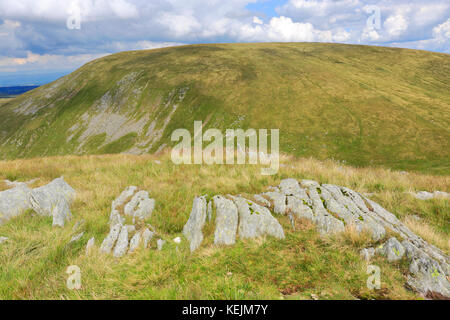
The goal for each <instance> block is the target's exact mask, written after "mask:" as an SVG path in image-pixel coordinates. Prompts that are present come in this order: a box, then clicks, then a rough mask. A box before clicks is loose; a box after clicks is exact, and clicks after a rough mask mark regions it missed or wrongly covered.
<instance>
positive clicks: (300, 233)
mask: <svg viewBox="0 0 450 320" xmlns="http://www.w3.org/2000/svg"><path fill="white" fill-rule="evenodd" d="M155 160H159V161H161V162H160V164H158V163H156V162H155ZM281 163H282V166H281V168H280V172H279V174H278V175H274V176H262V175H260V167H259V166H255V165H254V166H251V165H223V166H218V165H212V166H206V165H205V166H196V165H191V166H189V165H174V164H173V163H172V162H171V160H170V157H169V155H167V154H163V155H161V156H159V157H155V156H131V155H103V156H81V157H78V156H65V157H50V158H39V159H28V160H14V161H0V181H2V180H3V179H6V178H7V177H9V178H14V179H18V180H19V181H26V180H29V179H33V178H40V180H39V181H38V182H36V183H35V184H34V186H39V185H43V184H45V183H48V182H49V181H51V180H52V179H54V178H56V177H58V176H61V175H63V176H64V178H65V180H66V181H67V182H68V183H69V184H70V185H72V186H73V187H74V188H75V189H76V191H77V199H76V201H75V202H74V204H73V205H72V206H71V211H72V213H73V216H74V219H73V220H72V221H70V222H69V223H68V224H67V225H66V226H65V227H64V228H52V226H51V218H42V217H38V216H34V215H32V213H31V212H29V213H27V214H24V215H22V216H20V217H17V218H15V219H13V220H11V221H9V222H8V223H6V224H4V225H2V226H0V236H6V237H8V238H10V240H9V241H8V242H6V243H4V244H2V245H0V299H80V298H82V299H311V294H314V295H317V296H318V297H319V298H320V299H355V298H360V299H416V298H420V297H419V296H418V295H416V294H415V293H414V292H411V291H409V290H407V289H406V288H405V286H404V284H405V281H406V274H407V264H406V262H405V261H400V262H399V263H394V264H391V263H388V262H387V261H386V259H384V258H382V257H377V258H376V259H375V260H374V261H373V264H375V265H377V266H379V267H380V268H381V270H382V275H381V277H382V278H381V281H382V288H381V289H380V290H375V291H372V290H369V289H367V287H366V280H367V275H366V264H365V262H363V260H362V259H361V258H360V257H359V253H358V252H359V250H360V249H361V248H364V247H367V246H369V245H375V244H374V243H372V242H371V240H370V238H369V237H367V236H366V235H364V234H363V235H360V236H358V235H355V234H354V233H352V232H351V230H350V231H349V232H347V233H345V234H343V235H342V236H338V237H331V238H328V237H321V236H320V235H319V234H318V233H317V232H316V230H315V228H314V226H313V225H312V224H311V223H310V222H308V221H306V220H297V221H296V222H295V225H296V230H295V231H294V230H293V229H292V226H291V224H290V222H289V220H288V218H287V217H281V216H276V217H277V219H279V221H280V222H281V224H282V225H283V229H284V230H285V233H286V239H284V240H276V239H273V238H270V237H267V238H265V239H257V240H249V241H242V240H238V241H237V243H236V245H235V246H231V247H216V246H214V245H213V236H212V235H213V232H214V225H213V223H208V224H207V225H206V226H205V228H204V233H205V240H204V242H203V243H202V245H201V247H200V249H199V250H198V251H196V252H195V253H193V254H191V253H190V252H189V248H188V243H187V241H186V240H185V239H184V237H183V236H182V235H181V231H182V228H183V226H184V224H185V223H186V221H187V219H188V217H189V213H190V210H191V206H192V200H193V198H194V197H195V196H200V195H204V194H207V195H209V196H212V195H215V194H243V195H248V196H251V195H252V194H255V193H260V192H263V191H266V190H267V187H268V186H270V185H277V184H278V183H279V182H280V180H281V179H283V178H287V177H293V178H297V179H314V180H316V181H319V182H321V183H333V184H338V185H343V186H347V187H349V188H352V189H354V190H357V191H359V192H375V195H374V196H373V199H375V200H376V201H377V202H378V203H380V204H381V205H382V206H384V207H385V208H387V209H388V210H390V211H391V212H393V213H395V214H396V215H397V216H398V217H399V218H400V219H401V220H403V221H405V223H407V225H408V226H410V227H411V228H413V230H414V231H415V232H416V233H417V234H418V235H420V236H421V237H423V238H424V239H425V240H427V241H429V242H430V243H432V244H434V245H436V246H438V247H440V248H441V249H442V250H443V251H444V252H446V253H447V254H448V253H449V250H450V240H449V232H450V229H449V221H450V219H449V212H450V210H449V204H448V200H438V199H434V200H429V201H423V202H419V201H418V200H416V199H414V198H413V197H412V196H411V195H410V194H408V193H406V192H408V191H418V190H443V191H450V190H448V187H449V185H450V182H449V178H448V177H439V176H432V175H421V174H414V173H410V174H401V173H399V172H394V171H391V170H385V169H355V168H352V167H349V166H343V165H341V164H339V163H337V162H334V161H330V160H328V161H317V160H312V159H306V158H300V159H296V158H293V157H284V156H283V157H282V159H281ZM129 185H136V186H138V187H139V188H141V189H143V190H147V191H149V193H150V195H151V197H153V198H155V199H156V208H155V211H154V213H153V215H152V217H151V218H150V219H149V220H148V221H147V222H148V223H150V224H151V225H153V226H154V227H155V228H156V231H157V235H156V237H155V239H153V241H152V244H151V245H152V248H151V249H150V250H139V251H137V252H136V253H135V254H133V255H127V256H125V257H123V258H121V259H115V258H113V257H111V256H105V255H102V254H100V253H99V252H98V251H97V249H98V248H99V246H100V243H101V241H103V239H104V238H105V236H106V235H107V233H108V230H109V227H108V218H109V214H110V210H111V202H112V201H113V200H114V199H115V198H116V197H117V196H118V195H119V194H120V192H121V191H123V189H124V188H125V187H127V186H129ZM5 188H6V186H2V185H0V190H2V189H5ZM413 215H419V216H420V218H421V220H420V221H416V220H415V219H412V216H413ZM81 219H84V220H85V224H84V226H83V227H81V228H80V229H79V230H73V227H74V225H75V224H76V223H77V222H78V221H80V220H81ZM80 231H84V232H85V235H84V236H83V237H82V238H81V240H80V241H79V242H77V243H73V244H70V245H69V244H68V242H69V240H70V239H71V237H72V236H73V235H75V234H77V233H79V232H80ZM177 236H181V237H182V239H183V241H182V243H181V244H180V245H179V247H178V249H177V248H176V245H175V243H174V242H172V239H174V238H175V237H177ZM91 237H95V239H96V246H95V250H94V252H93V253H92V254H90V255H86V254H85V250H84V248H85V245H86V243H87V241H88V239H89V238H91ZM157 238H163V239H165V240H167V245H166V247H165V248H164V249H163V251H161V252H160V251H157V250H156V243H155V242H156V239H157ZM70 265H77V266H79V267H80V268H81V272H82V289H81V290H78V291H71V290H69V289H67V288H66V280H67V277H68V275H67V274H66V273H65V271H66V269H67V267H68V266H70Z"/></svg>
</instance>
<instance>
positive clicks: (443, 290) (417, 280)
mask: <svg viewBox="0 0 450 320" xmlns="http://www.w3.org/2000/svg"><path fill="white" fill-rule="evenodd" d="M409 272H410V275H408V278H407V282H408V284H409V285H410V286H411V287H412V288H413V289H415V290H416V291H418V292H420V293H422V294H423V295H427V294H428V293H439V294H441V295H443V296H445V297H447V298H449V297H450V283H449V281H448V278H447V277H446V275H445V273H444V271H443V270H442V268H441V266H440V265H439V263H437V262H436V261H435V260H433V259H430V258H429V257H416V258H413V259H412V262H411V264H410V266H409Z"/></svg>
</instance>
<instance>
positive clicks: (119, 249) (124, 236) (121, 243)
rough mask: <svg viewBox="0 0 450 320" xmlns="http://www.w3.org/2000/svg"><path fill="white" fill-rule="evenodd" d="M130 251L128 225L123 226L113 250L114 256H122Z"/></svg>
mask: <svg viewBox="0 0 450 320" xmlns="http://www.w3.org/2000/svg"><path fill="white" fill-rule="evenodd" d="M127 251H128V227H127V226H122V228H121V229H120V233H119V236H118V237H117V243H116V246H115V247H114V250H113V256H114V257H116V258H120V257H122V256H123V255H125V254H126V253H127Z"/></svg>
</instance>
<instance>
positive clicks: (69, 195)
mask: <svg viewBox="0 0 450 320" xmlns="http://www.w3.org/2000/svg"><path fill="white" fill-rule="evenodd" d="M75 196H76V192H75V190H74V189H73V188H72V187H71V186H69V185H68V184H67V182H65V181H64V178H63V177H61V178H57V179H55V180H53V181H52V182H50V183H49V184H46V185H45V186H42V187H39V188H35V189H33V190H32V191H31V193H30V194H29V199H30V203H31V207H32V208H33V210H34V211H35V212H36V213H37V214H39V215H41V216H51V215H52V209H53V207H54V206H56V205H57V202H58V201H59V200H60V197H63V198H64V199H65V200H66V202H67V203H68V204H69V205H70V204H71V203H72V202H73V201H74V200H75Z"/></svg>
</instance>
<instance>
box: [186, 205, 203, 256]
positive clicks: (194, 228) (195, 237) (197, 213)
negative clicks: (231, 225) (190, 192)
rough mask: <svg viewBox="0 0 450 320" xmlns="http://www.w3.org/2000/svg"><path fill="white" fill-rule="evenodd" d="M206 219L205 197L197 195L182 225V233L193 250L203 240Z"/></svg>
mask: <svg viewBox="0 0 450 320" xmlns="http://www.w3.org/2000/svg"><path fill="white" fill-rule="evenodd" d="M205 221H206V199H205V197H197V198H195V199H194V202H193V204H192V211H191V214H190V216H189V220H188V221H187V222H186V224H185V225H184V227H183V235H184V236H185V237H186V238H187V239H188V240H189V242H190V249H191V251H194V250H195V249H197V248H198V247H199V246H200V244H201V243H202V241H203V232H202V229H203V226H204V225H205Z"/></svg>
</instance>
